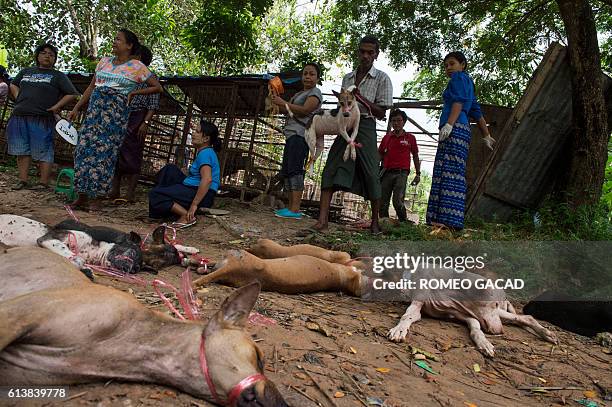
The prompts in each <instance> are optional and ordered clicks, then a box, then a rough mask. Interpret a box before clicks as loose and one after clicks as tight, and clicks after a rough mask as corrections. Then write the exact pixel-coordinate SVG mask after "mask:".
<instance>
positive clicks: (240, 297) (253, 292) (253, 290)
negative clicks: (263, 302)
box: [206, 281, 261, 334]
mask: <svg viewBox="0 0 612 407" xmlns="http://www.w3.org/2000/svg"><path fill="white" fill-rule="evenodd" d="M260 290H261V284H260V283H259V282H258V281H255V282H252V283H250V284H248V285H245V286H243V287H240V288H239V289H237V290H235V291H234V292H233V293H232V294H230V296H229V297H227V298H226V299H225V301H224V302H223V305H221V310H219V312H217V314H216V315H215V317H213V318H211V320H210V322H209V323H208V326H207V327H206V333H207V334H210V333H212V332H214V331H216V330H218V329H220V328H229V327H234V328H244V327H245V325H246V323H247V320H248V318H249V314H250V313H251V310H252V309H253V306H254V305H255V302H256V301H257V296H258V295H259V291H260Z"/></svg>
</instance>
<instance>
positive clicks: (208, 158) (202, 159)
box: [183, 147, 221, 191]
mask: <svg viewBox="0 0 612 407" xmlns="http://www.w3.org/2000/svg"><path fill="white" fill-rule="evenodd" d="M203 165H208V166H209V167H210V169H211V174H212V183H211V184H210V189H212V190H213V191H218V190H219V184H220V183H221V167H220V166H219V159H218V158H217V153H215V150H213V148H212V147H207V148H205V149H204V150H202V151H200V152H199V153H198V155H197V156H196V158H195V160H194V161H193V163H192V164H191V167H189V175H187V178H185V180H184V181H183V184H184V185H187V186H191V187H198V186H200V182H201V181H202V176H201V175H200V168H201V167H202V166H203Z"/></svg>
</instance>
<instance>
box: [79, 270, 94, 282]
mask: <svg viewBox="0 0 612 407" xmlns="http://www.w3.org/2000/svg"><path fill="white" fill-rule="evenodd" d="M81 273H83V274H85V277H87V278H88V279H90V280H91V281H94V275H93V271H91V269H90V268H89V267H83V268H81Z"/></svg>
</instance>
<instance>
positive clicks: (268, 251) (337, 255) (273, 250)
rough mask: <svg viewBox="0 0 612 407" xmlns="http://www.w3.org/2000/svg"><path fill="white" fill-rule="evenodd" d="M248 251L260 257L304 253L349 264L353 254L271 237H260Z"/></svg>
mask: <svg viewBox="0 0 612 407" xmlns="http://www.w3.org/2000/svg"><path fill="white" fill-rule="evenodd" d="M247 251H248V252H249V253H251V254H254V255H255V256H257V257H259V258H260V259H282V258H284V257H291V256H297V255H300V254H304V255H306V256H312V257H317V258H319V259H322V260H326V261H328V262H330V263H340V264H347V263H349V262H350V261H351V255H350V254H348V253H347V252H336V251H333V250H327V249H324V248H322V247H318V246H313V245H310V244H297V245H295V246H282V245H280V244H278V243H276V242H275V241H274V240H270V239H259V240H258V241H257V243H256V244H255V245H254V246H252V247H251V248H250V249H248V250H247Z"/></svg>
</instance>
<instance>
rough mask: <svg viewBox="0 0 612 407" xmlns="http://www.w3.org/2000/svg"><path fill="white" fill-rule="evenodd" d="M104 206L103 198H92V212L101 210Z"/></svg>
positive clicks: (90, 203)
mask: <svg viewBox="0 0 612 407" xmlns="http://www.w3.org/2000/svg"><path fill="white" fill-rule="evenodd" d="M103 208H104V205H103V204H102V200H101V199H99V198H96V199H91V200H90V201H89V211H91V212H99V211H101V210H102V209H103Z"/></svg>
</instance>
